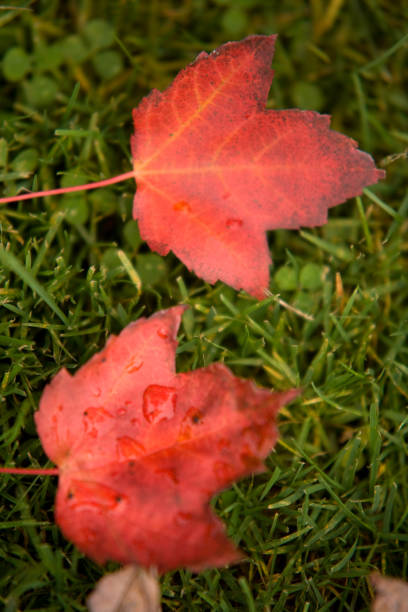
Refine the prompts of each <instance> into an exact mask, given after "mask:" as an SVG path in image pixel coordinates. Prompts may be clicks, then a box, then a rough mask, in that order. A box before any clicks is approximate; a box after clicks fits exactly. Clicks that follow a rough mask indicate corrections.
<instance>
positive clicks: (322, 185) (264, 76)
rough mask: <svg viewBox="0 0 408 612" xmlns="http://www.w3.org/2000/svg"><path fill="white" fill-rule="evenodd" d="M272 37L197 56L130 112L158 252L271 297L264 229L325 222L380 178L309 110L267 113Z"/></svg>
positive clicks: (146, 222)
mask: <svg viewBox="0 0 408 612" xmlns="http://www.w3.org/2000/svg"><path fill="white" fill-rule="evenodd" d="M275 39H276V36H261V35H257V36H249V37H248V38H246V39H244V40H242V41H239V42H230V43H226V44H225V45H222V46H221V47H220V48H219V49H216V50H215V51H213V52H212V53H210V54H207V53H205V52H202V53H200V54H199V56H198V57H197V58H196V60H195V61H194V62H193V63H192V64H191V65H190V66H187V68H185V69H184V70H182V71H181V72H180V73H179V74H178V75H177V76H176V78H175V79H174V81H173V83H172V85H171V86H170V87H169V88H168V89H166V90H165V91H164V92H163V93H160V92H158V91H157V90H155V91H153V92H152V93H151V94H149V95H148V96H147V97H146V98H144V99H143V100H142V102H141V103H140V105H139V107H138V108H136V109H135V110H134V111H133V119H134V124H135V133H134V136H132V139H131V148H132V156H133V163H134V172H135V178H136V181H137V186H138V187H137V193H136V196H135V201H134V216H135V218H137V219H138V221H139V227H140V231H141V235H142V237H143V238H144V239H145V240H146V241H147V242H148V244H149V246H150V247H151V248H152V249H153V250H156V251H158V252H159V253H160V254H163V255H164V254H167V253H168V252H169V250H172V251H173V252H174V253H175V254H176V255H177V256H178V257H179V258H180V259H181V260H182V261H183V262H184V263H185V264H186V265H187V267H188V268H190V269H192V270H194V271H195V273H196V274H198V275H199V276H201V277H202V278H204V279H205V280H206V281H208V282H210V283H214V282H215V281H216V280H218V279H220V280H223V281H224V282H226V283H228V284H230V285H231V286H233V287H235V288H237V289H239V288H243V289H245V290H246V291H248V292H249V293H251V294H252V295H254V296H255V297H257V298H262V297H264V296H265V289H267V287H268V282H269V265H270V263H271V259H270V254H269V249H268V246H267V241H266V235H265V232H266V231H267V230H270V229H277V228H293V229H297V228H299V227H301V226H306V227H307V226H314V225H321V224H323V223H325V222H326V220H327V209H328V208H329V207H331V206H335V205H337V204H339V203H341V202H343V201H344V200H345V199H347V198H349V197H352V196H355V195H358V194H360V193H361V191H362V189H363V187H364V186H366V185H369V184H371V183H375V182H377V181H378V180H379V179H380V178H382V177H383V176H384V172H383V171H381V170H377V169H376V168H375V165H374V162H373V160H372V158H371V157H370V156H369V155H367V154H366V153H363V152H362V151H359V150H358V149H357V148H356V143H355V142H354V141H352V140H351V139H348V138H347V137H345V136H343V135H341V134H339V133H338V132H335V131H333V130H331V129H330V118H329V117H327V116H322V115H319V114H318V113H314V112H311V111H297V110H284V111H275V110H266V109H265V104H266V101H267V96H268V91H269V88H270V85H271V81H272V75H273V72H272V70H271V68H270V64H271V60H272V56H273V52H274V44H275Z"/></svg>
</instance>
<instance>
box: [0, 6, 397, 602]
mask: <svg viewBox="0 0 408 612" xmlns="http://www.w3.org/2000/svg"><path fill="white" fill-rule="evenodd" d="M6 5H7V6H4V7H2V6H0V58H1V60H0V81H1V91H2V95H1V98H0V179H1V192H2V195H4V196H6V195H14V194H15V193H17V192H18V190H24V189H29V190H36V189H52V188H54V187H59V186H68V185H77V184H80V183H83V182H84V183H85V182H91V181H97V180H101V179H103V178H108V177H111V176H114V175H116V174H120V173H124V172H128V171H129V170H130V169H131V157H130V149H129V137H130V134H131V132H132V129H133V126H132V120H131V111H132V108H133V107H135V106H137V105H138V104H139V102H140V100H141V99H142V98H143V96H145V95H147V94H148V93H149V91H150V90H151V89H153V88H157V89H159V90H163V89H164V88H166V87H167V86H168V85H169V84H170V83H171V81H172V79H173V78H174V76H175V75H176V74H177V72H178V71H179V70H180V69H182V68H183V67H184V66H186V65H187V64H188V63H190V62H191V61H192V60H193V59H194V58H195V57H196V55H197V54H198V53H199V52H200V51H202V50H206V51H211V50H213V49H215V48H216V47H218V46H219V45H221V44H223V43H224V42H226V41H228V40H239V39H241V38H244V37H245V36H247V35H249V34H255V33H258V34H272V33H277V34H279V39H278V43H277V48H276V53H275V58H274V61H273V68H274V71H275V76H274V82H273V85H272V88H271V93H270V97H269V102H268V108H271V109H275V108H276V109H281V108H303V109H312V110H317V111H319V112H321V113H326V114H330V115H332V127H333V128H334V129H336V130H338V131H341V132H343V133H345V134H346V135H348V136H350V137H352V138H354V139H355V140H357V141H358V142H359V146H360V147H361V148H362V149H363V150H365V151H367V152H369V153H370V154H371V155H372V156H373V157H374V159H375V160H376V163H377V166H378V167H382V168H385V169H386V172H387V177H386V179H385V180H383V181H381V182H380V183H379V184H377V185H375V186H372V187H369V188H367V189H365V190H364V193H363V194H362V196H361V197H357V198H354V199H352V200H349V201H347V202H346V203H345V204H342V205H341V206H338V207H336V208H333V209H331V210H330V212H329V221H328V223H327V224H326V225H325V226H323V227H321V228H317V229H307V230H306V229H305V230H304V231H287V230H278V231H274V232H270V233H269V235H268V239H269V244H270V248H271V253H272V257H273V262H274V265H273V267H272V268H271V278H270V292H271V295H270V297H268V298H267V299H265V300H263V301H257V300H255V299H254V298H252V297H250V296H249V295H247V294H245V293H244V292H237V291H235V290H233V289H232V288H231V287H228V286H227V285H224V284H223V283H220V282H218V283H217V284H216V285H214V286H211V285H208V284H206V283H205V282H203V281H202V280H200V279H199V278H197V277H196V276H195V275H194V274H192V273H190V272H189V271H188V270H187V268H186V267H185V266H184V265H183V264H182V263H181V262H180V261H179V260H178V259H177V258H176V257H175V256H174V255H172V254H169V255H168V256H166V257H161V256H159V255H157V254H155V253H152V252H151V251H150V250H149V248H148V247H147V245H146V243H144V242H143V241H142V240H141V238H140V235H139V232H138V227H137V223H136V221H134V220H133V219H132V214H131V211H132V200H133V194H134V189H135V186H134V183H132V182H131V181H128V182H127V183H122V184H118V185H113V186H111V187H109V188H105V189H101V190H98V191H94V192H81V193H79V194H76V195H71V196H68V195H65V196H62V197H56V196H54V197H48V198H43V199H36V200H33V201H27V202H20V203H9V204H3V205H0V347H1V352H0V381H1V382H0V422H1V435H0V464H1V465H7V466H18V467H52V464H51V463H50V462H49V461H48V460H47V457H46V455H45V453H44V451H43V450H42V447H41V444H40V441H39V439H38V437H37V434H36V429H35V426H34V420H33V415H34V413H35V411H36V410H37V408H38V402H39V398H40V397H41V393H42V390H43V389H44V386H45V385H46V384H47V382H49V381H50V379H51V378H52V376H54V375H55V374H56V372H57V371H58V370H60V369H61V368H62V367H65V368H67V369H68V370H69V371H70V372H74V371H76V370H77V369H78V367H79V366H80V365H81V364H83V363H85V361H87V360H88V359H89V358H90V357H91V356H92V355H93V354H94V353H95V352H97V351H98V350H100V349H101V348H102V347H103V345H104V343H105V340H106V338H107V337H108V336H109V335H110V334H111V333H115V334H117V333H119V332H120V331H121V330H122V329H123V327H124V326H126V325H127V324H128V323H129V322H130V321H134V320H136V319H137V318H138V317H140V316H142V315H143V316H150V315H151V314H153V313H155V312H156V311H157V310H160V309H163V308H167V307H170V306H172V305H175V304H177V303H184V304H188V305H189V306H190V308H189V310H188V311H187V312H186V314H185V315H184V319H183V325H182V326H181V328H180V333H179V348H178V355H177V370H178V371H180V372H185V371H189V370H191V369H195V368H199V367H202V366H205V365H208V364H210V363H213V362H224V363H225V364H226V365H228V366H229V367H230V368H231V370H232V371H233V372H234V374H236V375H237V376H240V377H243V378H251V379H254V380H255V381H256V383H257V384H258V385H260V386H263V387H265V388H268V389H277V390H286V389H289V388H291V387H301V388H302V389H303V392H302V395H301V396H300V397H299V398H298V399H297V400H295V401H294V402H292V403H291V404H290V405H289V406H287V407H285V408H284V409H282V411H281V413H280V417H279V429H280V436H281V437H280V440H279V442H278V443H277V445H276V448H275V451H274V452H273V453H272V454H271V455H270V457H269V458H268V459H267V462H266V463H267V467H268V470H267V471H266V472H265V473H264V474H260V475H257V476H254V477H251V478H246V479H244V480H242V481H240V482H238V483H237V484H235V485H234V486H233V487H231V488H230V489H228V490H227V491H224V492H222V493H220V494H219V495H217V497H216V498H215V499H214V500H213V505H214V508H215V511H216V512H217V514H218V515H219V516H220V517H221V518H222V520H223V521H224V522H225V524H226V526H227V529H228V534H229V536H230V537H231V538H232V539H233V541H234V542H235V543H236V544H237V546H239V547H240V548H241V549H242V550H243V551H244V552H245V554H246V555H247V557H246V559H245V560H244V561H242V562H241V563H239V564H237V565H234V566H231V567H228V568H223V569H209V570H206V571H204V572H202V573H200V574H193V573H191V572H188V571H185V570H179V571H174V572H170V573H168V574H165V575H164V576H163V577H162V579H161V588H162V605H163V609H164V610H165V611H170V610H172V611H182V610H183V611H186V612H187V611H188V612H190V611H197V612H198V611H200V612H201V611H204V610H216V611H222V612H224V611H225V612H227V611H230V610H237V609H238V610H248V611H250V612H255V611H259V612H264V611H265V612H266V611H269V610H270V611H274V612H279V611H292V610H293V611H302V612H312V611H319V612H321V611H325V610H333V611H336V612H337V611H350V612H351V611H353V612H354V611H359V612H360V611H361V612H363V611H366V610H369V609H370V604H371V600H372V596H373V592H372V588H371V586H370V582H369V579H368V577H369V575H370V573H371V572H373V571H380V572H381V573H383V574H384V575H390V576H398V577H402V578H405V579H408V457H407V449H408V446H407V445H408V410H407V404H408V358H407V357H408V348H407V334H408V316H407V310H408V257H407V252H408V239H407V229H408V220H407V211H408V192H407V177H408V172H407V163H408V161H407V151H408V149H407V147H408V96H407V90H408V71H407V65H408V34H407V32H408V30H407V23H408V4H407V2H392V1H391V0H383V1H381V0H366V1H363V0H354V1H353V0H344V1H342V0H330V1H327V2H324V1H323V0H310V1H309V2H299V1H298V0H283V1H281V2H277V1H267V0H259V1H257V0H234V1H232V0H213V1H210V0H185V2H183V3H180V2H176V1H174V0H164V1H159V0H151V1H150V2H137V1H136V0H135V1H130V0H118V1H117V2H114V1H109V0H77V1H74V0H65V1H64V0H38V1H32V2H30V1H28V0H27V1H23V0H21V1H18V0H16V1H11V2H7V3H6ZM14 6H15V7H20V8H15V9H13V8H12V7H14ZM56 485H57V479H56V478H54V477H42V476H36V477H34V478H33V477H28V476H16V475H1V478H0V526H1V540H0V602H1V603H2V606H3V609H4V610H5V611H6V612H14V611H17V610H24V611H28V610H30V611H33V610H37V611H39V610H50V611H54V610H55V611H61V610H66V611H72V610H78V611H79V610H86V604H85V600H86V596H87V595H88V594H89V593H90V591H91V590H92V588H93V586H94V585H95V583H96V582H97V580H98V579H99V578H100V577H101V576H102V575H103V574H104V573H106V572H107V571H109V570H113V569H115V568H116V567H117V566H116V565H115V564H113V563H110V564H108V566H106V567H99V566H97V565H96V564H94V563H93V562H91V561H90V560H88V559H87V558H86V557H85V556H84V555H82V554H81V553H80V552H79V551H78V550H77V549H76V548H75V547H74V546H73V545H72V544H70V543H69V542H67V541H66V540H65V539H64V537H63V536H62V534H61V533H60V531H59V529H58V527H56V526H55V524H54V518H53V505H54V496H55V491H56Z"/></svg>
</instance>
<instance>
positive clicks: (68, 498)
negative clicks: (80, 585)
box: [1, 306, 299, 572]
mask: <svg viewBox="0 0 408 612" xmlns="http://www.w3.org/2000/svg"><path fill="white" fill-rule="evenodd" d="M183 310H184V307H182V306H177V307H174V308H171V309H169V310H164V311H161V312H159V313H157V314H155V315H154V316H152V317H151V318H149V319H139V320H138V321H137V322H135V323H131V324H130V325H128V326H127V327H126V328H125V329H124V330H123V331H122V332H121V334H120V335H119V336H117V337H115V336H111V337H110V338H109V340H108V342H107V344H106V346H105V348H104V349H103V350H102V351H101V352H100V353H98V354H96V355H94V356H93V357H92V359H90V360H89V361H88V362H87V363H86V364H85V365H84V366H82V367H81V368H80V369H79V370H78V371H77V372H76V374H74V376H71V375H70V374H69V373H68V372H67V371H66V370H65V369H63V370H61V371H60V372H59V373H58V374H57V375H56V376H55V378H54V379H53V380H52V382H51V383H50V384H49V385H48V386H47V387H46V388H45V390H44V393H43V396H42V398H41V402H40V409H39V411H38V412H37V413H36V414H35V421H36V425H37V429H38V434H39V436H40V439H41V442H42V444H43V447H44V450H45V452H46V453H47V455H48V456H49V458H50V459H51V460H52V461H53V462H54V463H56V464H57V465H58V468H59V469H58V473H59V485H58V492H57V498H56V522H57V523H58V525H59V526H60V528H61V529H62V531H63V533H64V534H65V536H66V537H67V538H68V539H70V540H72V541H73V542H74V543H75V544H76V545H77V546H78V548H80V549H81V550H82V551H83V552H84V553H86V554H87V555H88V556H89V557H91V558H92V559H94V560H95V561H97V562H99V563H104V562H105V561H107V560H108V559H112V560H116V561H119V562H121V563H130V562H136V563H139V564H141V565H145V566H151V565H154V566H157V567H158V569H159V571H162V572H164V571H167V570H169V569H174V568H176V567H181V566H187V567H189V568H192V569H195V570H200V569H203V568H205V567H209V566H219V565H224V564H226V563H229V562H233V561H236V560H238V559H239V558H240V557H241V553H240V552H239V551H238V550H237V549H236V548H235V547H234V545H233V544H232V543H231V542H230V541H229V540H228V539H227V537H226V535H225V533H224V527H223V524H222V523H221V522H220V521H219V519H218V518H217V517H216V516H215V515H214V514H213V513H212V511H211V510H210V508H209V505H208V502H209V500H210V498H211V496H212V495H213V494H214V493H215V492H217V491H220V490H221V489H223V488H225V487H227V486H228V485H229V484H231V483H232V482H233V481H234V480H236V479H237V478H240V477H242V476H245V475H247V474H251V473H254V472H260V471H263V470H264V469H265V467H264V465H263V463H262V460H263V459H264V458H265V457H266V456H267V455H268V453H269V452H270V451H271V449H272V448H273V446H274V444H275V441H276V438H277V428H276V424H275V417H276V414H277V412H278V410H279V407H280V406H282V405H283V404H284V403H286V402H289V401H290V400H292V399H293V398H294V397H296V395H297V394H298V393H299V391H298V390H290V391H287V392H283V393H271V392H269V391H267V390H265V389H260V388H258V387H256V386H255V385H254V384H253V383H252V382H250V381H247V380H242V379H239V378H236V377H235V376H233V375H232V373H231V372H230V370H229V369H228V368H226V367H225V366H224V365H221V364H214V365H211V366H209V367H206V368H203V369H199V370H195V371H192V372H188V373H186V374H176V373H175V368H174V357H175V350H176V346H177V342H176V339H175V334H176V332H177V329H178V326H179V323H180V318H181V315H182V312H183ZM1 471H13V469H12V468H11V469H3V470H1ZM20 471H23V472H24V470H20Z"/></svg>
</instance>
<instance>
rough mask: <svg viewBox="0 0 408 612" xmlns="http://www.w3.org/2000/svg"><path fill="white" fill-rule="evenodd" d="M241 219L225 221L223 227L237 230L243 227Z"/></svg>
mask: <svg viewBox="0 0 408 612" xmlns="http://www.w3.org/2000/svg"><path fill="white" fill-rule="evenodd" d="M243 223H244V222H243V221H242V219H227V221H226V223H225V225H226V226H227V227H228V229H239V228H240V227H242V225H243Z"/></svg>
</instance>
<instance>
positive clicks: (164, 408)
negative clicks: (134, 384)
mask: <svg viewBox="0 0 408 612" xmlns="http://www.w3.org/2000/svg"><path fill="white" fill-rule="evenodd" d="M176 402H177V393H176V390H175V389H174V388H173V387H163V386H162V385H149V386H148V387H147V388H146V389H145V392H144V393H143V415H144V417H145V419H146V421H147V422H148V423H159V422H160V421H163V420H164V419H171V418H172V416H173V415H174V410H175V408H176Z"/></svg>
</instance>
